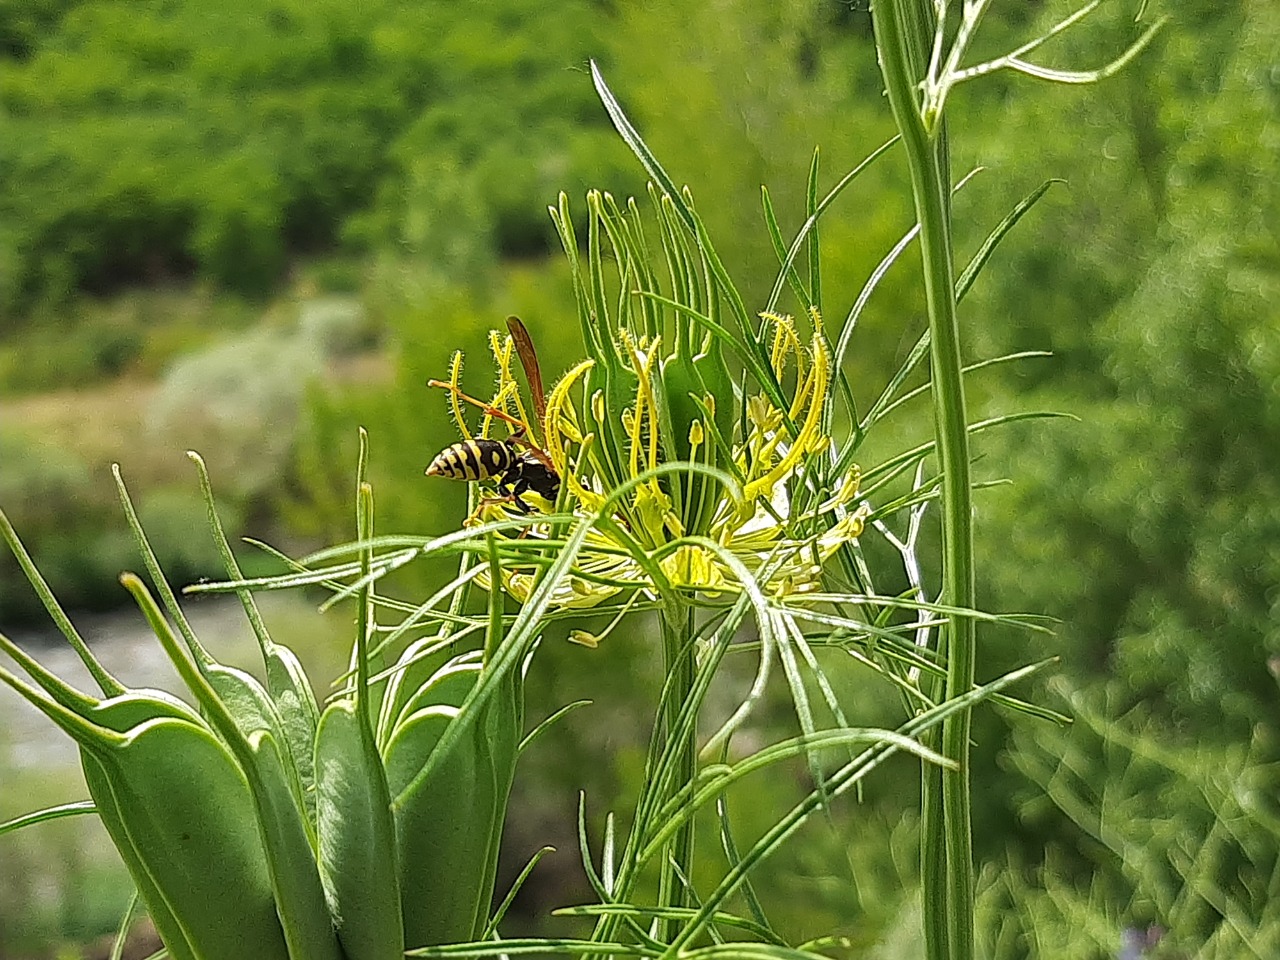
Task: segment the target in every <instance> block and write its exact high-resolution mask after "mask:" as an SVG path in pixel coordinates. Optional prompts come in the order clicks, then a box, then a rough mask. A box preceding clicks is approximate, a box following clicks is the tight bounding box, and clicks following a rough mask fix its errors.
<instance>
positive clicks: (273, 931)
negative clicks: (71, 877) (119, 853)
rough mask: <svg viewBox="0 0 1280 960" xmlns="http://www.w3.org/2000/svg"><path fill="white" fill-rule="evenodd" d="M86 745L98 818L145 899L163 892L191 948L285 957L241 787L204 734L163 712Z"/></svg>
mask: <svg viewBox="0 0 1280 960" xmlns="http://www.w3.org/2000/svg"><path fill="white" fill-rule="evenodd" d="M85 749H86V750H87V751H88V752H90V753H91V754H92V755H93V757H94V759H96V760H97V761H98V763H99V765H100V771H99V772H100V773H101V778H100V779H98V778H95V780H96V781H97V787H98V791H97V792H95V789H94V783H90V795H91V796H93V799H94V802H95V803H97V804H98V806H99V810H100V812H101V815H102V817H103V821H104V823H107V822H108V821H110V820H112V819H116V821H117V822H116V824H115V829H112V831H111V832H112V835H113V837H115V836H117V835H118V834H120V832H121V831H123V835H124V836H126V837H127V838H128V841H129V843H130V845H131V846H132V849H133V851H134V853H135V854H136V857H137V864H135V868H139V867H140V869H141V870H142V871H144V873H145V876H146V878H147V879H148V880H149V883H146V882H143V883H140V884H139V886H140V889H141V888H143V887H147V886H149V887H150V888H151V889H150V891H149V893H148V891H144V898H146V899H147V903H148V906H151V905H152V899H153V898H155V897H159V898H161V902H162V903H164V904H165V905H166V907H167V909H168V910H169V912H170V913H171V914H172V915H173V917H175V918H177V921H178V923H179V924H180V926H181V929H182V930H183V932H184V933H185V939H186V941H187V942H188V943H189V944H190V945H191V948H192V951H193V953H194V955H195V956H196V957H198V958H200V960H234V958H243V957H245V956H247V955H252V956H254V957H259V958H263V960H288V958H289V951H288V948H287V947H286V945H285V938H284V931H283V929H282V928H281V925H280V919H279V916H278V915H277V913H276V902H275V897H274V894H273V890H272V885H271V880H270V877H269V873H268V869H267V862H266V857H265V855H264V853H263V849H262V845H261V842H260V837H259V831H258V825H257V817H256V815H255V811H254V805H253V799H252V798H251V796H250V794H249V785H248V783H247V781H246V780H245V777H244V774H243V772H242V771H241V770H240V768H239V766H238V765H237V764H236V762H235V760H234V758H232V756H231V755H230V754H229V753H228V752H227V750H226V748H225V747H224V746H223V745H222V744H221V743H220V742H219V741H218V740H217V739H215V738H214V736H213V735H212V733H210V732H209V731H208V730H207V729H205V728H204V727H198V726H195V725H194V724H191V723H189V722H187V721H185V720H175V719H172V718H162V719H158V720H151V721H147V722H145V723H143V724H141V725H140V726H138V727H135V728H134V729H133V730H131V731H130V732H129V733H128V734H126V735H125V736H123V737H120V738H119V739H118V740H117V741H116V742H115V743H114V744H113V745H111V746H109V747H108V746H105V745H103V744H101V743H99V744H97V745H88V744H86V745H85ZM104 784H105V785H106V786H108V787H109V793H108V794H107V795H102V794H101V787H102V786H103V785H104ZM109 828H110V825H109Z"/></svg>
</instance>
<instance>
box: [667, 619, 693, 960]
mask: <svg viewBox="0 0 1280 960" xmlns="http://www.w3.org/2000/svg"><path fill="white" fill-rule="evenodd" d="M692 630H693V611H692V610H690V609H689V608H688V607H687V606H683V605H680V606H677V607H676V609H668V610H664V611H663V616H662V646H663V659H664V661H665V664H666V668H667V673H668V674H669V675H671V677H672V681H671V692H670V695H669V696H668V697H667V700H666V703H665V704H664V709H663V724H664V726H665V729H666V735H667V737H668V738H671V737H674V736H678V735H679V729H678V725H679V717H680V711H681V709H682V708H683V706H684V703H685V701H686V700H687V699H688V698H689V696H691V695H692V691H693V677H694V671H695V664H694V661H693V656H694V652H693V646H692V645H691V644H690V643H689V642H688V640H689V637H690V636H691V635H692ZM686 740H687V742H685V743H683V744H681V745H680V752H679V754H678V759H677V765H678V766H677V771H676V781H675V784H674V787H673V789H675V790H679V789H680V788H681V787H683V786H684V785H686V784H690V783H693V781H694V779H695V778H696V777H697V774H698V742H697V726H696V724H695V725H690V727H689V731H688V736H687V738H686ZM693 831H694V821H693V818H692V817H690V818H689V820H688V821H687V822H686V823H685V824H684V825H683V826H681V828H680V829H679V831H678V832H677V833H676V835H675V837H674V839H673V841H672V850H671V857H670V858H669V859H667V860H666V861H664V862H663V864H662V870H661V873H660V881H659V883H660V889H659V899H658V902H659V904H660V905H661V906H670V907H687V906H690V905H691V904H692V902H693V901H692V898H690V897H689V895H688V891H687V889H686V888H685V883H686V882H691V881H692V879H693V842H694V834H693ZM662 939H664V940H665V939H667V932H665V931H664V933H663V935H662Z"/></svg>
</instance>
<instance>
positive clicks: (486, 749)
mask: <svg viewBox="0 0 1280 960" xmlns="http://www.w3.org/2000/svg"><path fill="white" fill-rule="evenodd" d="M465 676H466V675H465V673H461V672H459V673H455V674H454V675H453V677H454V678H456V682H445V683H441V684H439V685H438V686H437V688H436V692H437V693H438V694H441V695H448V699H450V700H459V697H458V694H460V693H461V694H463V696H464V697H465V694H466V692H467V691H464V690H462V689H461V679H462V678H464V677H465ZM476 679H478V676H476V677H473V678H472V682H473V683H474V682H475V680H476ZM520 687H521V679H520V674H519V671H515V670H513V671H511V677H510V678H509V679H508V680H507V681H506V682H504V683H503V684H502V686H501V687H500V688H498V689H496V690H494V691H493V693H492V695H491V696H489V697H488V698H486V699H485V701H484V702H482V703H478V704H475V705H473V706H472V707H469V708H468V709H478V710H479V711H481V713H480V716H479V717H477V718H476V721H475V722H474V723H472V724H471V725H469V727H468V728H467V734H466V735H465V736H464V737H463V738H462V739H460V740H457V741H455V743H454V747H453V748H452V750H451V751H450V754H449V756H435V755H434V754H435V752H436V749H435V748H436V745H437V743H438V742H439V741H440V738H441V736H442V735H443V734H444V731H445V730H446V729H447V727H448V725H449V724H450V723H452V722H454V721H455V720H456V719H457V718H458V716H459V711H458V709H457V707H456V706H454V705H453V704H452V703H432V704H428V705H424V706H423V707H422V708H421V709H419V710H418V711H417V712H415V713H414V714H412V715H411V716H409V717H408V719H407V720H406V721H405V722H404V723H402V724H401V725H400V727H399V728H398V729H397V731H396V735H395V736H394V737H393V738H392V740H391V742H390V743H389V744H388V747H387V776H388V785H389V786H390V788H391V790H392V791H393V794H394V795H395V796H396V797H397V802H396V805H395V816H396V841H397V850H398V862H399V868H400V887H401V893H402V896H403V902H404V920H405V942H406V944H408V945H409V946H410V947H411V948H416V947H421V946H433V945H437V944H443V943H458V942H464V941H469V940H473V939H474V938H475V937H477V936H478V935H479V934H480V932H481V931H483V929H484V926H485V921H486V920H487V917H488V912H489V907H490V902H491V900H492V897H493V884H494V873H495V870H496V867H497V853H498V844H499V843H500V841H501V837H502V826H503V822H504V821H505V818H506V808H507V799H508V797H509V795H510V790H511V781H512V779H513V777H514V773H515V762H516V759H517V756H518V752H519V742H520V734H521V728H522V726H523V710H522V708H521V690H520ZM459 702H461V701H460V700H459ZM428 763H430V765H431V769H430V772H429V774H428V776H427V777H426V779H425V780H423V781H422V782H421V783H420V784H419V785H418V786H417V787H416V788H415V789H414V790H413V791H412V793H407V794H406V793H404V790H405V789H406V788H407V787H409V786H410V785H411V784H412V783H413V782H414V779H415V778H416V777H417V775H418V773H419V772H420V771H421V770H422V769H423V768H424V767H426V766H427V764H428Z"/></svg>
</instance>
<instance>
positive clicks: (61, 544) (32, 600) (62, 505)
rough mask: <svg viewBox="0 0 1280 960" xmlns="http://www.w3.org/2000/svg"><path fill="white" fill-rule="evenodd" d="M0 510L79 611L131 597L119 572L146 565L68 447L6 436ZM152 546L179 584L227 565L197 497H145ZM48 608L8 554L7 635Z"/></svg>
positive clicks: (227, 519) (3, 589)
mask: <svg viewBox="0 0 1280 960" xmlns="http://www.w3.org/2000/svg"><path fill="white" fill-rule="evenodd" d="M0 464H3V469H0V508H3V509H4V511H5V514H6V515H7V516H8V517H9V520H10V522H11V523H13V525H14V527H16V528H17V530H18V534H19V536H21V537H22V539H23V541H24V542H25V543H26V544H27V547H28V549H29V550H30V551H31V553H32V555H33V557H34V558H35V560H36V562H37V564H39V566H40V568H41V570H42V572H43V573H44V575H45V578H46V579H47V580H48V581H49V583H50V585H51V586H52V587H53V589H54V591H55V592H56V593H57V594H58V596H59V598H60V599H61V600H62V601H63V602H64V603H65V604H66V605H67V607H69V608H71V609H77V608H80V609H95V610H108V609H114V608H116V607H118V606H120V605H121V604H122V603H124V602H126V600H127V595H126V594H125V593H124V592H123V590H122V589H121V588H120V585H119V583H118V582H117V577H118V576H119V574H120V573H121V572H122V571H123V570H126V569H134V568H136V567H137V566H138V563H139V560H138V556H137V551H136V548H135V547H134V544H133V540H132V539H131V538H130V536H129V534H128V532H127V531H126V530H125V529H124V527H123V525H122V523H121V522H120V521H119V505H118V504H117V503H116V501H115V497H114V491H113V490H112V489H111V488H110V487H109V485H108V484H107V483H105V482H104V480H103V478H102V477H94V476H93V475H91V473H90V470H89V468H88V466H87V465H86V464H85V463H84V462H82V461H81V460H80V459H79V458H77V457H76V456H74V455H72V454H70V453H68V452H67V451H66V450H65V449H63V448H61V447H58V446H55V445H54V444H52V443H50V442H48V441H47V440H44V439H41V438H37V437H34V436H32V435H30V434H29V433H28V432H26V431H24V430H22V429H20V428H10V427H7V426H6V428H5V429H3V430H0ZM221 510H222V516H223V522H224V523H225V524H226V525H227V527H228V529H231V530H235V529H239V526H240V524H241V523H242V521H243V518H242V516H241V515H240V511H239V509H238V508H237V505H236V503H234V502H231V501H227V502H224V503H223V504H222V505H221ZM138 512H139V514H140V515H141V517H142V519H143V522H144V523H145V524H146V525H147V528H148V531H149V533H151V535H152V546H153V547H154V548H155V550H156V554H157V555H158V556H159V557H160V562H161V564H162V565H164V566H165V567H166V569H168V570H169V572H170V574H171V575H172V576H173V578H174V580H175V581H176V582H188V581H190V580H194V579H196V578H198V577H208V576H216V575H219V574H221V572H222V563H221V561H220V560H219V558H218V555H217V553H216V551H215V550H214V549H213V547H212V544H210V543H209V542H208V538H206V537H203V536H199V537H193V536H192V531H203V530H204V528H205V524H206V521H205V512H204V506H203V503H202V501H201V500H200V497H199V495H198V493H196V492H195V491H187V490H170V489H164V488H157V489H152V490H149V491H147V492H146V493H145V494H144V495H142V496H141V497H140V498H139V504H138ZM40 610H41V607H40V605H39V601H38V600H37V598H36V595H35V593H34V592H33V591H32V590H31V587H30V586H29V585H28V583H27V581H26V578H25V577H24V576H23V575H22V573H21V572H20V571H19V568H18V565H17V562H16V561H15V560H14V559H13V557H12V556H10V555H9V553H8V551H5V553H4V554H3V555H2V556H0V611H3V614H4V616H3V623H0V628H4V627H12V626H13V625H16V624H19V623H22V622H26V621H30V620H39V619H42V618H41V616H40Z"/></svg>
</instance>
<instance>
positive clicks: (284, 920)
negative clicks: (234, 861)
mask: <svg viewBox="0 0 1280 960" xmlns="http://www.w3.org/2000/svg"><path fill="white" fill-rule="evenodd" d="M248 741H249V749H250V751H251V753H252V756H253V762H254V766H255V770H254V773H255V776H253V777H251V778H250V780H251V783H252V784H253V787H252V789H253V793H254V801H255V807H256V808H257V811H258V824H259V826H260V828H261V832H262V841H263V846H264V848H265V849H266V853H267V865H268V868H269V870H270V875H271V885H272V888H273V890H274V892H275V901H276V907H277V911H278V913H279V915H280V923H281V926H282V927H283V928H284V936H285V942H286V943H287V944H288V947H289V956H290V957H291V958H292V960H342V951H341V949H340V948H339V946H338V938H337V931H336V930H335V929H334V926H333V918H332V917H331V916H330V915H329V909H328V906H327V904H326V902H325V896H324V886H323V885H322V884H321V882H320V871H319V868H318V866H317V864H316V856H315V851H314V850H313V849H312V845H311V836H310V835H309V833H308V831H307V829H306V824H305V823H304V822H303V818H302V812H301V810H300V808H299V806H298V801H297V793H296V776H295V774H294V773H293V771H291V770H288V769H287V768H286V763H285V761H284V759H283V758H282V756H281V751H280V748H279V747H278V746H277V744H276V742H275V739H274V737H273V736H272V735H271V733H270V732H268V731H265V730H261V731H257V732H255V733H251V734H249V736H248Z"/></svg>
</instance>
